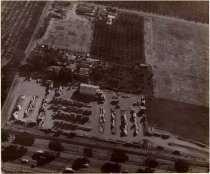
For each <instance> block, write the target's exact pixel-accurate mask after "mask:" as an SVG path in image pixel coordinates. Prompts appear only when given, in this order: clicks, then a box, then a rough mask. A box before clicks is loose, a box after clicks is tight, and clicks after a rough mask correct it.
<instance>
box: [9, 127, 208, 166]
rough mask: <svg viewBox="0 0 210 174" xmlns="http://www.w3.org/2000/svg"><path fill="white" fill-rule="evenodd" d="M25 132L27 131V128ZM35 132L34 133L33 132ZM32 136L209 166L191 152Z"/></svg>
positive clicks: (86, 138)
mask: <svg viewBox="0 0 210 174" xmlns="http://www.w3.org/2000/svg"><path fill="white" fill-rule="evenodd" d="M19 130H21V128H19ZM25 130H27V129H26V128H25ZM28 130H30V129H28ZM32 131H33V132H32ZM10 132H11V133H13V134H18V133H19V132H18V131H17V129H16V130H15V129H14V127H13V130H10ZM31 135H33V136H35V137H36V138H40V139H46V140H55V141H58V140H59V141H60V142H63V143H67V144H74V145H77V146H87V147H92V148H96V149H101V150H114V149H116V148H117V149H121V150H123V151H125V152H126V153H128V154H133V155H138V156H142V157H145V156H148V155H151V154H152V155H153V156H154V157H155V158H157V159H162V160H172V159H180V158H182V159H186V160H188V161H189V163H190V164H193V165H195V164H197V165H200V166H207V165H208V161H206V160H204V159H203V160H202V159H199V158H196V157H193V156H191V155H190V154H191V153H190V152H189V154H182V155H181V156H174V155H172V154H171V151H162V152H161V151H158V150H157V149H155V148H153V149H145V148H140V147H134V146H133V145H131V144H125V143H124V144H122V143H118V142H111V141H107V140H103V139H100V138H97V139H94V138H92V137H82V136H80V137H75V138H73V139H68V138H64V137H61V136H59V137H54V136H52V135H49V134H48V135H47V134H43V133H40V131H38V130H36V131H35V130H31Z"/></svg>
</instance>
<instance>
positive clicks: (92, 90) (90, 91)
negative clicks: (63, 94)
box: [79, 84, 99, 96]
mask: <svg viewBox="0 0 210 174" xmlns="http://www.w3.org/2000/svg"><path fill="white" fill-rule="evenodd" d="M98 91H99V86H94V85H89V84H80V88H79V93H80V94H83V95H92V96H95V95H96V94H97V92H98Z"/></svg>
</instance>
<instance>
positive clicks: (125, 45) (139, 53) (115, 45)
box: [91, 13, 144, 64]
mask: <svg viewBox="0 0 210 174" xmlns="http://www.w3.org/2000/svg"><path fill="white" fill-rule="evenodd" d="M143 26H144V21H143V18H142V17H140V16H136V15H132V14H126V13H120V14H118V16H117V18H116V20H115V21H114V22H113V24H112V25H111V26H109V25H107V24H106V22H104V21H96V22H95V26H94V32H93V42H92V44H91V55H93V56H94V57H96V58H100V59H103V60H106V61H110V62H117V63H126V64H135V63H143V62H144V29H143Z"/></svg>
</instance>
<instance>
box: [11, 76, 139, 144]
mask: <svg viewBox="0 0 210 174" xmlns="http://www.w3.org/2000/svg"><path fill="white" fill-rule="evenodd" d="M60 88H61V89H62V90H61V93H60V96H59V97H57V98H60V99H62V100H63V104H62V102H60V101H57V102H56V101H55V99H54V95H55V88H54V89H53V90H52V91H51V92H50V93H49V94H47V95H46V99H47V104H46V114H45V117H44V119H43V123H39V124H38V125H37V126H38V127H39V128H43V129H54V130H63V131H64V132H76V133H78V134H80V135H89V136H93V137H103V138H106V139H112V140H122V141H128V142H133V141H136V142H137V141H139V140H140V139H142V138H143V130H142V124H141V123H140V118H139V117H137V119H136V123H137V125H135V127H136V129H137V130H136V132H137V134H136V135H135V134H134V123H133V122H132V119H131V114H130V111H131V109H133V110H135V112H136V113H137V112H138V111H139V107H138V106H133V104H134V103H136V102H137V101H138V100H140V97H141V96H139V95H133V94H125V93H116V92H113V91H108V90H104V91H103V92H104V94H105V97H106V99H105V102H104V103H100V102H98V101H96V100H95V99H93V98H91V97H87V96H83V97H82V96H80V94H79V93H78V92H77V88H78V87H75V88H73V87H70V88H69V87H60ZM16 90H17V92H16V94H17V96H16V98H17V100H18V98H20V96H23V95H25V98H24V100H22V101H21V102H20V105H21V109H20V110H19V111H18V118H19V119H21V120H25V121H26V122H37V118H38V116H39V114H40V108H41V106H42V104H43V99H44V97H45V92H46V87H45V86H43V85H42V84H41V83H37V82H36V80H35V79H33V80H31V81H28V80H25V81H23V82H22V83H20V84H19V85H18V86H17V88H16ZM33 97H35V102H34V106H33V107H32V109H31V111H30V112H29V114H28V115H27V117H25V116H24V112H25V111H26V110H27V109H28V108H29V103H30V100H31V99H32V98H33ZM116 98H118V100H120V102H119V106H118V108H116V104H114V102H115V101H116ZM67 100H69V102H70V101H73V103H70V104H68V103H65V102H64V101H67ZM76 103H79V104H80V105H81V104H82V106H79V107H73V105H75V104H76ZM16 107H17V102H16V104H14V106H13V108H14V109H15V108H16ZM102 108H103V111H102V112H103V113H104V116H103V121H101V120H100V113H101V109H102ZM75 109H76V110H75ZM112 111H113V112H114V113H115V116H114V118H113V116H111V115H112V114H111V112H112ZM13 112H14V111H13ZM59 113H60V114H59ZM81 113H82V114H81ZM123 113H124V114H125V115H126V116H124V117H126V120H127V121H126V125H127V126H126V135H122V129H123V127H122V125H123V121H122V114H123ZM111 117H112V118H111ZM113 120H114V121H113ZM113 122H114V123H113Z"/></svg>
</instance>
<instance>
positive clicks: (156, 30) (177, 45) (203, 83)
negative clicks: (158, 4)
mask: <svg viewBox="0 0 210 174" xmlns="http://www.w3.org/2000/svg"><path fill="white" fill-rule="evenodd" d="M145 21H146V23H145V40H146V44H145V52H146V62H147V63H148V64H150V65H151V66H152V70H153V74H154V79H153V81H154V94H155V97H157V98H164V99H167V100H174V101H179V102H185V103H190V104H196V105H204V106H208V27H200V26H197V25H193V26H191V25H189V24H184V23H178V22H171V21H161V20H159V19H152V20H151V19H147V20H145ZM152 48H153V49H152Z"/></svg>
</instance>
